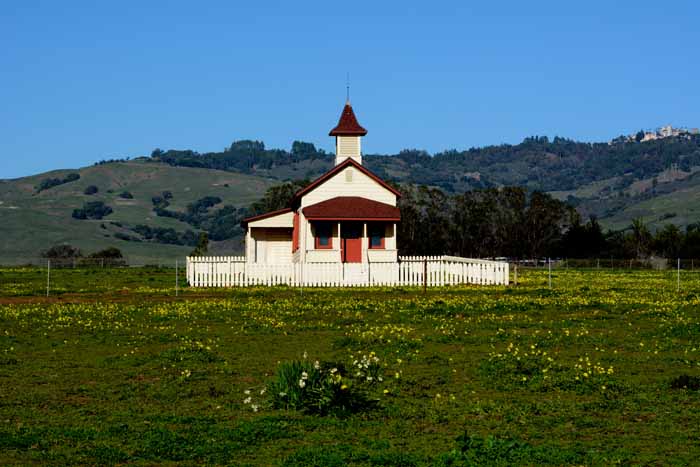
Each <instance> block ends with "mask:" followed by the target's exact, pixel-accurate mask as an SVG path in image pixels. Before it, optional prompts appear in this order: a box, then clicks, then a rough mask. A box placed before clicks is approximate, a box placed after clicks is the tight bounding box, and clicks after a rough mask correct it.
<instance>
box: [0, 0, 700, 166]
mask: <svg viewBox="0 0 700 467" xmlns="http://www.w3.org/2000/svg"><path fill="white" fill-rule="evenodd" d="M574 3H575V4H574ZM239 5H246V6H239ZM1 9H2V14H0V158H1V160H2V164H1V165H0V178H10V177H18V176H23V175H28V174H32V173H36V172H39V171H44V170H49V169H54V168H67V167H79V166H83V165H87V164H90V163H92V162H94V161H97V160H100V159H104V158H111V157H126V156H130V157H134V156H139V155H146V154H149V153H150V152H151V150H152V149H154V148H156V147H160V148H163V149H170V148H180V149H185V148H189V149H194V150H197V151H200V152H204V151H211V150H221V149H223V148H224V147H225V146H228V145H229V144H230V143H231V142H232V141H233V140H236V139H244V138H250V139H260V140H263V141H264V142H265V144H266V145H267V146H268V147H278V148H289V147H290V146H291V143H292V141H294V140H295V139H299V140H304V141H310V142H313V143H315V144H316V145H317V146H320V147H323V148H325V149H327V150H332V147H333V144H332V140H331V138H329V137H328V136H327V133H328V130H329V129H330V128H331V127H332V126H333V125H334V124H335V123H336V121H337V118H338V116H339V114H340V111H341V108H342V105H343V103H344V99H345V75H346V72H348V71H349V72H350V76H351V100H352V103H353V106H354V108H355V110H356V113H357V115H358V118H359V120H360V123H361V124H363V125H364V126H365V127H366V128H367V129H368V130H369V134H368V135H367V137H366V138H365V142H364V145H363V150H364V151H365V152H366V153H373V152H380V153H394V152H398V151H399V150H401V149H403V148H420V149H426V150H428V151H430V152H436V151H440V150H443V149H449V148H468V147H471V146H483V145H489V144H499V143H503V142H506V143H517V142H519V141H521V140H522V139H523V138H524V137H526V136H530V135H536V134H537V135H549V136H554V135H559V136H565V137H570V138H575V139H579V140H585V141H601V140H607V139H609V138H611V137H614V136H616V135H619V134H621V133H623V132H624V133H629V132H633V131H635V130H638V129H640V128H650V127H656V126H659V125H663V124H668V123H671V124H674V125H677V126H700V91H699V85H700V76H699V72H700V54H699V53H698V50H699V49H698V47H699V44H700V27H698V24H699V23H698V20H699V19H700V13H699V11H698V5H697V3H694V2H691V1H686V2H674V1H668V2H661V1H654V2H650V1H649V2H640V1H625V2H612V1H585V2H565V1H561V0H559V1H556V2H523V1H507V2H506V1H489V2H467V1H453V2H439V1H432V2H426V1H422V2H415V3H411V2H383V1H378V0H375V1H371V2H363V1H342V2H332V1H324V2H303V1H294V2H292V1H280V2H265V1H262V0H260V1H255V2H252V1H251V2H237V1H220V2H213V1H212V2H205V1H201V2H193V1H187V2H184V1H183V2H176V1H170V2H165V1H163V2H156V1H148V2H146V1H133V2H132V1H118V2H94V1H85V2H77V1H64V2H55V1H44V2H39V1H31V0H22V1H14V0H8V1H4V2H3V4H2V8H1Z"/></svg>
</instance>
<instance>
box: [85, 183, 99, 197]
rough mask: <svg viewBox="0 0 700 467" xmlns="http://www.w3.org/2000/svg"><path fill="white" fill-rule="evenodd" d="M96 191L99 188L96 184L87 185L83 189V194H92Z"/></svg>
mask: <svg viewBox="0 0 700 467" xmlns="http://www.w3.org/2000/svg"><path fill="white" fill-rule="evenodd" d="M98 191H100V189H99V188H97V186H95V185H89V186H87V187H86V188H85V190H84V191H83V194H85V195H94V194H95V193H97V192H98Z"/></svg>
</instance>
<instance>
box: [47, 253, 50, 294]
mask: <svg viewBox="0 0 700 467" xmlns="http://www.w3.org/2000/svg"><path fill="white" fill-rule="evenodd" d="M50 287H51V260H50V259H47V260H46V296H47V297H48V296H49V288H50Z"/></svg>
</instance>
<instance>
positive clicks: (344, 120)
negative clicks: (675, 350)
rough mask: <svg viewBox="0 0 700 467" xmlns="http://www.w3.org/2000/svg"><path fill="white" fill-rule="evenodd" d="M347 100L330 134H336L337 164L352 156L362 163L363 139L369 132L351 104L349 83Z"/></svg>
mask: <svg viewBox="0 0 700 467" xmlns="http://www.w3.org/2000/svg"><path fill="white" fill-rule="evenodd" d="M346 92H347V96H346V97H347V99H348V100H347V102H346V103H345V107H343V112H342V113H341V114H340V119H339V120H338V124H337V125H336V126H335V128H333V129H332V130H331V131H330V133H329V134H328V135H329V136H335V164H336V165H338V164H340V163H341V162H343V161H344V160H345V159H348V158H351V159H353V160H354V161H355V162H357V163H358V164H362V148H361V141H360V140H361V139H362V137H363V136H365V135H366V134H367V130H365V129H364V128H362V126H360V124H359V122H358V121H357V117H355V112H353V110H352V106H351V105H350V85H349V83H348V85H347V91H346Z"/></svg>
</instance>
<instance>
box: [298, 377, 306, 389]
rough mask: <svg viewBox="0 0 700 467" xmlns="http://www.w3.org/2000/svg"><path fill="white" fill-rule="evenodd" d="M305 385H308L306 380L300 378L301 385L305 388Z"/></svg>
mask: <svg viewBox="0 0 700 467" xmlns="http://www.w3.org/2000/svg"><path fill="white" fill-rule="evenodd" d="M304 386H306V381H304V380H303V379H300V380H299V387H300V388H303V387H304Z"/></svg>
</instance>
